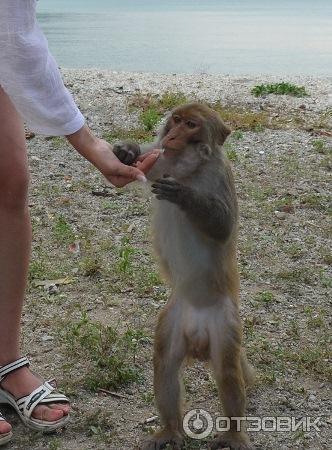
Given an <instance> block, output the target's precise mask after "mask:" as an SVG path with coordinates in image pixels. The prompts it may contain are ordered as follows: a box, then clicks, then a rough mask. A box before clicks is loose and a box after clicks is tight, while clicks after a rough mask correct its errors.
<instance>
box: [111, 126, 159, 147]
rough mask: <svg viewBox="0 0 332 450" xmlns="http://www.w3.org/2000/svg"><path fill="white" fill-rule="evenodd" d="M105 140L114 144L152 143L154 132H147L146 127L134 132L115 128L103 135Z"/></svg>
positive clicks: (136, 129) (135, 129)
mask: <svg viewBox="0 0 332 450" xmlns="http://www.w3.org/2000/svg"><path fill="white" fill-rule="evenodd" d="M103 138H104V139H105V140H106V141H107V142H109V143H111V144H113V143H114V142H115V141H125V140H129V141H134V142H137V143H138V144H142V143H144V142H150V141H152V140H153V138H154V134H153V133H152V131H148V130H146V129H145V128H144V127H142V128H134V129H132V130H127V129H125V128H115V129H114V130H112V131H111V132H106V133H103Z"/></svg>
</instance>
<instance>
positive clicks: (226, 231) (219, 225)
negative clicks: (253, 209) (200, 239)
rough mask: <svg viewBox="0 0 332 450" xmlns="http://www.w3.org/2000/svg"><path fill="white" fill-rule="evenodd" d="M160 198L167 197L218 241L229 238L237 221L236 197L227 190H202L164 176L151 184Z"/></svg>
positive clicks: (202, 229)
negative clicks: (211, 191) (216, 193)
mask: <svg viewBox="0 0 332 450" xmlns="http://www.w3.org/2000/svg"><path fill="white" fill-rule="evenodd" d="M152 192H153V193H154V194H156V197H157V199H158V200H168V201H169V202H172V203H175V204H177V205H178V206H179V207H180V208H181V209H182V210H183V211H185V212H186V214H187V216H188V217H189V219H190V220H191V221H192V222H193V223H194V224H195V225H196V226H197V227H198V228H199V229H200V230H201V231H203V232H204V233H205V234H207V235H208V236H209V237H211V238H213V239H216V240H222V241H224V240H226V239H227V238H228V237H229V236H230V234H231V232H232V230H233V228H234V226H235V224H236V220H237V211H236V207H235V206H233V205H235V200H234V198H232V194H231V193H230V192H227V189H226V190H225V192H224V194H223V195H220V196H217V195H213V194H207V193H201V192H198V191H197V190H195V189H193V188H192V187H190V186H185V185H183V184H180V183H178V182H177V181H175V180H174V179H172V178H161V179H159V180H157V181H155V182H154V183H153V184H152Z"/></svg>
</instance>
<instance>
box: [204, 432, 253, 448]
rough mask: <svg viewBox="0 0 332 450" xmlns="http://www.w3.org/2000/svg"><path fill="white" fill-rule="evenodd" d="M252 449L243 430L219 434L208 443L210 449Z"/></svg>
mask: <svg viewBox="0 0 332 450" xmlns="http://www.w3.org/2000/svg"><path fill="white" fill-rule="evenodd" d="M223 448H229V449H230V450H254V447H253V446H252V445H251V444H250V442H249V438H248V436H247V435H246V434H245V433H243V432H240V431H238V432H231V431H230V432H226V433H221V434H219V435H218V436H217V437H216V438H215V439H214V440H213V441H212V442H211V444H210V449H211V450H222V449H223Z"/></svg>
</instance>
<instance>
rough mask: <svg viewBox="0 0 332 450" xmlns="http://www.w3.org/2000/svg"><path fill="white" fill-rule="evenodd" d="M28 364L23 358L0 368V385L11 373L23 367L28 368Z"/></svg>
mask: <svg viewBox="0 0 332 450" xmlns="http://www.w3.org/2000/svg"><path fill="white" fill-rule="evenodd" d="M29 365H30V362H29V360H28V358H26V357H25V356H23V357H22V358H19V359H17V360H16V361H13V362H11V363H9V364H6V365H5V366H1V367H0V383H1V381H2V380H3V379H4V378H5V377H6V376H7V375H8V374H9V373H11V372H14V370H17V369H20V368H21V367H24V366H29Z"/></svg>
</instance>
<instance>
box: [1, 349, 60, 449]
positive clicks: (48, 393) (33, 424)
mask: <svg viewBox="0 0 332 450" xmlns="http://www.w3.org/2000/svg"><path fill="white" fill-rule="evenodd" d="M29 364H30V363H29V360H28V359H27V358H24V357H23V358H20V359H18V360H16V361H13V362H12V363H10V364H7V365H6V366H2V367H0V383H1V381H2V380H3V379H4V378H5V377H6V376H7V375H8V374H9V373H11V372H13V371H14V370H17V369H19V368H21V367H24V366H29ZM54 382H55V380H50V381H45V382H44V383H43V384H42V385H41V386H39V387H38V388H37V389H35V390H34V391H32V392H31V394H29V395H26V396H25V397H21V398H18V399H15V397H14V396H13V395H12V394H10V393H9V392H8V391H6V390H5V389H2V388H0V403H5V404H8V405H10V406H12V407H13V408H14V409H15V411H16V412H17V414H18V415H19V417H20V419H21V420H22V422H23V423H24V424H25V425H26V426H27V427H28V428H31V429H32V430H37V431H43V432H44V433H45V432H46V433H47V432H52V431H54V430H57V429H58V428H61V427H63V426H64V425H65V424H66V423H67V422H68V420H69V416H64V417H62V418H61V419H59V420H56V421H53V422H48V421H46V420H40V419H35V418H34V417H31V414H32V412H33V410H34V409H35V408H36V406H38V405H44V404H47V403H59V402H61V403H69V400H68V398H67V397H66V396H65V395H63V394H59V393H57V392H53V391H54V390H55V388H56V385H55V386H54V385H52V384H51V383H54ZM1 442H2V441H1V438H0V443H1Z"/></svg>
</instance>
